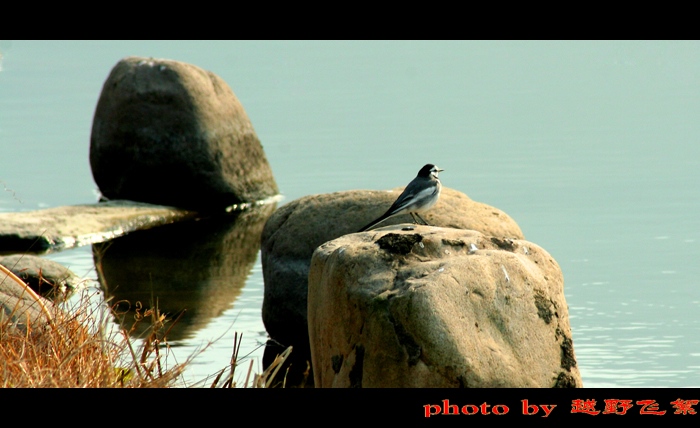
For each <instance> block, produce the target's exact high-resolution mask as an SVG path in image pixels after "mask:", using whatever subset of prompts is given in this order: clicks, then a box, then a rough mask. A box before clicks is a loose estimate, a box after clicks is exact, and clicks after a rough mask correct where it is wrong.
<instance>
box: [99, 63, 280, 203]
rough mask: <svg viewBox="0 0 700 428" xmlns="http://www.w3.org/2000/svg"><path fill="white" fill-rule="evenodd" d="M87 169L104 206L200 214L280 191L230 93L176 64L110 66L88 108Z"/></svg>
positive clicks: (215, 79)
mask: <svg viewBox="0 0 700 428" xmlns="http://www.w3.org/2000/svg"><path fill="white" fill-rule="evenodd" d="M90 165H91V167H92V174H93V177H94V179H95V182H96V183H97V185H98V187H99V188H100V191H101V192H102V194H103V195H104V196H105V197H106V198H108V199H129V200H133V201H139V202H148V203H152V204H161V205H169V206H175V207H181V208H186V209H191V210H196V211H207V210H218V209H220V208H223V207H228V206H231V205H234V204H239V203H241V202H249V201H256V200H262V199H265V198H267V197H270V196H273V195H276V194H277V193H278V192H279V191H278V188H277V184H276V183H275V181H274V178H273V175H272V171H271V169H270V166H269V164H268V162H267V158H266V157H265V153H264V152H263V148H262V145H261V144H260V141H259V140H258V137H257V135H256V134H255V131H254V129H253V125H252V124H251V123H250V120H249V119H248V116H247V115H246V113H245V110H244V109H243V106H242V105H241V103H240V102H239V101H238V99H237V98H236V96H235V95H234V93H233V91H232V90H231V88H230V87H229V86H228V85H227V84H226V82H224V81H223V80H222V79H221V78H220V77H219V76H217V75H216V74H214V73H212V72H209V71H205V70H203V69H201V68H199V67H196V66H194V65H191V64H186V63H183V62H178V61H171V60H164V59H153V58H141V57H128V58H124V59H122V60H121V61H119V62H118V63H117V64H116V65H115V66H114V68H113V69H112V72H111V73H110V74H109V77H108V78H107V80H106V81H105V83H104V86H103V88H102V93H101V95H100V99H99V101H98V103H97V107H96V109H95V116H94V119H93V124H92V136H91V138H90Z"/></svg>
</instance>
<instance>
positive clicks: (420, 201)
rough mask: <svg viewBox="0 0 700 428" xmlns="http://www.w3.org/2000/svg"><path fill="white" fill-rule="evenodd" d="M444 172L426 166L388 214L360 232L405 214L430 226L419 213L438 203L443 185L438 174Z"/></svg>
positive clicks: (434, 167) (431, 166)
mask: <svg viewBox="0 0 700 428" xmlns="http://www.w3.org/2000/svg"><path fill="white" fill-rule="evenodd" d="M442 171H444V169H440V168H438V167H437V166H435V165H433V164H431V163H429V164H426V165H425V166H424V167H423V168H421V169H420V171H418V175H416V178H414V179H413V180H412V181H411V182H410V183H408V186H406V188H405V189H404V191H403V192H402V193H401V194H400V195H399V197H398V198H396V201H394V203H393V204H392V205H391V207H390V208H389V209H388V210H387V212H385V213H384V214H383V215H382V216H381V217H379V218H378V219H376V220H374V221H372V222H371V223H369V224H368V225H367V226H365V227H363V228H362V229H360V230H359V232H364V231H366V230H368V229H370V228H372V227H374V226H376V225H377V224H379V223H381V222H383V221H384V220H386V219H388V218H389V217H393V216H395V215H399V214H405V213H409V214H411V217H412V218H413V222H414V223H416V224H418V221H417V220H416V217H418V218H419V219H420V220H421V221H422V222H423V223H424V224H425V225H426V226H428V222H427V221H425V220H423V218H422V217H421V216H420V215H419V214H418V213H420V212H425V211H427V210H429V209H430V208H432V207H433V205H435V203H436V202H437V201H438V198H439V197H440V190H442V184H441V183H440V179H439V178H438V173H439V172H442Z"/></svg>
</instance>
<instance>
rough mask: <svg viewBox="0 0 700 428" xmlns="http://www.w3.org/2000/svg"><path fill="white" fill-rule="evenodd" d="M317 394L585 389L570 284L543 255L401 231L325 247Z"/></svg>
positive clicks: (467, 234)
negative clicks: (567, 294)
mask: <svg viewBox="0 0 700 428" xmlns="http://www.w3.org/2000/svg"><path fill="white" fill-rule="evenodd" d="M308 323H309V339H310V344H311V356H312V361H313V372H314V377H315V382H314V383H315V386H316V387H345V388H348V387H414V388H415V387H433V388H445V387H462V388H464V387H473V388H484V387H487V388H492V387H510V388H523V387H529V388H532V387H538V388H551V387H581V386H582V381H581V375H580V373H579V370H578V367H577V363H576V358H575V355H574V348H573V341H572V337H571V327H570V324H569V315H568V308H567V304H566V300H565V298H564V279H563V276H562V273H561V270H560V268H559V265H558V264H557V263H556V262H555V261H554V259H553V258H552V257H551V256H550V255H549V254H548V253H547V252H546V251H545V250H543V249H542V248H541V247H539V246H537V245H535V244H533V243H530V242H527V241H523V240H516V239H501V238H495V237H489V236H485V235H484V234H482V233H479V232H476V231H473V230H459V229H446V228H437V227H426V226H417V227H416V228H415V230H413V231H405V230H401V229H400V228H399V227H397V226H393V227H390V228H385V229H382V230H381V231H376V232H374V233H359V234H351V235H346V236H343V237H341V238H338V239H336V240H333V241H330V242H328V243H326V244H323V245H321V246H320V247H319V248H318V249H317V250H316V251H315V252H314V255H313V258H312V260H311V269H310V272H309V295H308Z"/></svg>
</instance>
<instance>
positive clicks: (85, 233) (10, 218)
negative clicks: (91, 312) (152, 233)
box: [0, 200, 200, 254]
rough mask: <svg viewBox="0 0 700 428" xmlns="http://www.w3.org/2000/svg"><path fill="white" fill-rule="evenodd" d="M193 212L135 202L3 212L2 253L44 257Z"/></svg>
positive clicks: (184, 217) (194, 214) (0, 225)
mask: <svg viewBox="0 0 700 428" xmlns="http://www.w3.org/2000/svg"><path fill="white" fill-rule="evenodd" d="M199 216H200V214H199V213H197V212H194V211H187V210H183V209H178V208H173V207H166V206H162V205H151V204H145V203H139V202H133V201H124V200H119V201H109V202H101V203H97V204H87V205H70V206H65V207H56V208H48V209H44V210H38V211H26V212H11V213H0V254H12V253H20V252H21V253H35V254H42V253H48V252H52V251H57V250H64V249H68V248H73V247H79V246H82V245H89V244H95V243H98V242H104V241H108V240H110V239H113V238H116V237H118V236H122V235H125V234H127V233H129V232H133V231H136V230H143V229H150V228H152V227H156V226H161V225H164V224H169V223H174V222H178V221H182V220H188V219H194V218H197V217H199Z"/></svg>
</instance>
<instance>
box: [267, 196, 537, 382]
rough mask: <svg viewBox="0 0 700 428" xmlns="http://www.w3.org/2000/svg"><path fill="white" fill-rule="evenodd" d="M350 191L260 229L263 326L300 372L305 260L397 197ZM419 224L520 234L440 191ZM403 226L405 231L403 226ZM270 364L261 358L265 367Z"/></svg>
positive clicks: (287, 210)
mask: <svg viewBox="0 0 700 428" xmlns="http://www.w3.org/2000/svg"><path fill="white" fill-rule="evenodd" d="M402 190H403V188H397V189H394V190H392V191H369V190H353V191H345V192H336V193H328V194H320V195H311V196H306V197H303V198H300V199H297V200H295V201H292V202H290V203H288V204H286V205H283V206H282V207H280V208H279V209H278V210H277V211H276V212H275V213H273V214H272V216H271V217H270V219H269V220H268V221H267V223H266V224H265V228H264V229H263V233H262V238H261V241H262V242H261V244H262V245H261V247H262V248H261V259H262V266H263V275H264V279H265V297H264V302H263V312H262V314H263V321H264V323H265V327H266V329H267V331H268V333H269V334H270V336H271V338H272V339H274V341H276V342H278V343H279V344H280V346H278V347H277V348H275V350H274V351H271V352H272V353H273V354H274V353H275V352H278V351H279V352H281V351H282V350H284V349H285V348H286V347H287V346H289V345H294V346H295V348H294V352H292V357H294V358H297V359H301V361H299V360H297V361H296V365H297V366H302V367H303V368H304V369H305V364H304V361H305V360H307V359H308V358H309V345H308V325H307V284H308V273H309V265H310V263H311V256H312V254H313V252H314V250H315V249H316V247H318V246H319V245H321V244H323V243H325V242H327V241H330V240H333V239H336V238H338V237H340V236H343V235H346V234H349V233H354V232H357V231H358V230H359V229H360V228H361V227H363V226H364V225H366V224H367V223H369V222H370V221H371V220H373V219H375V218H377V217H379V216H380V215H382V214H383V213H384V212H385V211H386V210H387V209H388V208H389V206H390V205H391V204H392V203H393V202H394V200H395V199H396V198H397V197H398V195H399V194H400V193H401V191H402ZM423 218H425V220H427V221H428V222H429V223H430V224H432V225H437V226H443V227H452V228H458V229H473V230H478V231H480V232H483V233H485V234H487V235H493V236H497V237H508V238H522V236H523V235H522V232H521V231H520V228H519V227H518V225H517V224H516V223H515V221H514V220H513V219H512V218H510V217H509V216H508V215H507V214H506V213H504V212H503V211H501V210H499V209H497V208H494V207H491V206H489V205H487V204H484V203H481V202H476V201H473V200H471V199H470V198H469V197H468V196H467V195H465V194H464V193H462V192H459V191H457V190H454V189H450V188H447V187H443V190H442V194H441V197H440V200H439V202H438V203H437V204H436V205H435V207H433V209H431V210H430V211H429V212H428V213H427V214H425V215H423ZM412 222H413V220H412V219H411V216H410V215H408V214H406V215H401V216H396V217H393V218H391V219H388V220H387V221H386V222H384V223H382V224H380V225H378V227H379V228H381V227H384V226H388V225H392V224H398V223H412ZM406 226H409V225H408V224H406ZM272 358H274V355H270V356H268V357H267V358H266V360H267V361H268V362H269V361H271V359H272Z"/></svg>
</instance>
